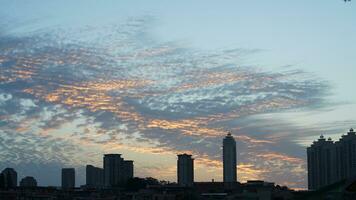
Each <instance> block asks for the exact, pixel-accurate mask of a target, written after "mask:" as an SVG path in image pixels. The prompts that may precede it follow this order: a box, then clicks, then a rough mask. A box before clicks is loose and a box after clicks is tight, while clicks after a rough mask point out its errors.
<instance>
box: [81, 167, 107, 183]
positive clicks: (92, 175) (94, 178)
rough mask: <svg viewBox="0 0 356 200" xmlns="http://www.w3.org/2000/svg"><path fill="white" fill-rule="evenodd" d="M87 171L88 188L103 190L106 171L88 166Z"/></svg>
mask: <svg viewBox="0 0 356 200" xmlns="http://www.w3.org/2000/svg"><path fill="white" fill-rule="evenodd" d="M85 171H86V186H88V187H94V188H101V187H103V186H104V169H102V168H99V167H94V166H92V165H87V166H86V169H85Z"/></svg>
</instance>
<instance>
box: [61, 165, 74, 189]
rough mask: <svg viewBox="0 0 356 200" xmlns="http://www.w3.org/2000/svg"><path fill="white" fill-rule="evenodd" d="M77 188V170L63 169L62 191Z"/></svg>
mask: <svg viewBox="0 0 356 200" xmlns="http://www.w3.org/2000/svg"><path fill="white" fill-rule="evenodd" d="M74 187H75V169H74V168H63V169H62V189H71V188H74Z"/></svg>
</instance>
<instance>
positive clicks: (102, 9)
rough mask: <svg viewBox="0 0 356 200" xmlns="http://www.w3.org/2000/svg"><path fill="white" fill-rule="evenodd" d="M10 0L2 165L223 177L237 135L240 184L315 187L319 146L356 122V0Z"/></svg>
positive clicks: (2, 33)
mask: <svg viewBox="0 0 356 200" xmlns="http://www.w3.org/2000/svg"><path fill="white" fill-rule="evenodd" d="M1 3H2V6H1V7H0V17H1V18H0V25H1V27H2V28H0V49H1V53H0V69H1V71H0V119H1V123H0V127H1V130H0V134H1V135H2V137H1V138H2V140H1V142H0V150H1V152H2V153H1V154H0V157H1V158H2V160H4V162H3V163H0V166H1V167H5V166H8V165H11V166H13V167H15V168H16V169H17V170H18V171H19V173H20V177H21V176H25V175H34V176H36V177H37V178H38V179H39V183H40V184H41V185H58V184H59V173H60V170H59V169H60V167H61V166H74V167H76V168H77V171H78V180H79V182H78V184H83V183H84V176H83V173H84V172H83V166H84V165H85V164H87V163H90V164H95V165H98V166H101V160H102V154H103V153H122V154H123V155H124V156H126V157H127V158H129V159H133V160H135V167H136V168H135V170H136V172H137V175H139V176H156V175H157V174H158V173H159V172H160V173H159V174H160V176H158V177H157V178H161V179H168V180H171V181H174V180H175V159H176V157H175V155H176V154H177V153H181V152H190V153H192V154H193V155H194V156H195V160H196V162H197V165H196V166H197V167H196V168H197V169H196V180H199V181H207V180H211V179H212V178H215V179H216V180H219V179H221V173H220V172H221V152H220V151H221V150H220V145H219V144H220V143H221V140H222V137H223V135H224V134H225V133H226V130H231V131H232V133H233V135H234V136H235V137H236V139H237V141H238V151H239V154H238V155H239V157H238V163H239V169H238V170H239V171H238V176H239V180H240V181H245V180H247V179H265V180H268V181H275V182H277V183H278V184H285V185H288V186H290V187H294V188H304V187H305V186H306V171H305V169H306V163H305V147H306V145H308V144H310V143H311V142H312V141H313V140H314V139H316V138H317V137H318V135H320V134H321V133H324V134H326V135H327V136H332V137H333V139H337V138H338V137H339V136H340V135H341V134H342V133H345V132H346V131H347V129H349V128H350V127H352V126H355V124H356V123H355V122H356V121H355V119H354V116H353V113H354V111H356V105H355V103H356V100H355V99H356V94H355V92H354V90H353V86H354V85H355V84H356V80H355V78H354V75H355V74H356V59H355V58H354V55H355V52H356V45H355V44H356V34H355V33H356V26H355V25H356V12H355V9H356V8H355V4H354V2H348V3H344V2H343V1H341V0H340V1H339V0H328V1H321V0H318V1H313V2H310V1H306V0H305V1H304V0H303V1H294V2H289V1H265V2H256V1H253V2H245V1H219V2H218V1H176V2H168V1H136V0H135V1H94V0H90V1H84V0H78V1H69V0H67V1H44V0H33V1H25V0H11V1H10V0H1ZM34 144H36V145H34ZM13 153H15V155H16V156H13ZM266 155H267V156H266ZM162 158H164V159H162ZM162 160H165V162H162ZM28 166H30V167H28ZM162 171H164V172H165V173H161V172H162ZM290 174H293V175H292V176H291V175H290Z"/></svg>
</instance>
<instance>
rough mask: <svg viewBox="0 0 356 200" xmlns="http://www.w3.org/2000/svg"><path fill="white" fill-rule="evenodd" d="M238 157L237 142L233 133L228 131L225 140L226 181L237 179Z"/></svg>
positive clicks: (224, 164)
mask: <svg viewBox="0 0 356 200" xmlns="http://www.w3.org/2000/svg"><path fill="white" fill-rule="evenodd" d="M236 159H237V158H236V142H235V139H234V138H233V137H232V135H231V133H228V134H227V136H226V137H225V138H224V140H223V168H224V173H223V175H224V182H225V183H233V182H236V181H237V169H236V164H237V163H236Z"/></svg>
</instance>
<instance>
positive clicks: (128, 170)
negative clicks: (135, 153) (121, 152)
mask: <svg viewBox="0 0 356 200" xmlns="http://www.w3.org/2000/svg"><path fill="white" fill-rule="evenodd" d="M133 173H134V165H133V161H132V160H124V162H123V169H122V176H123V183H126V182H127V181H128V180H129V179H131V178H133Z"/></svg>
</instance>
